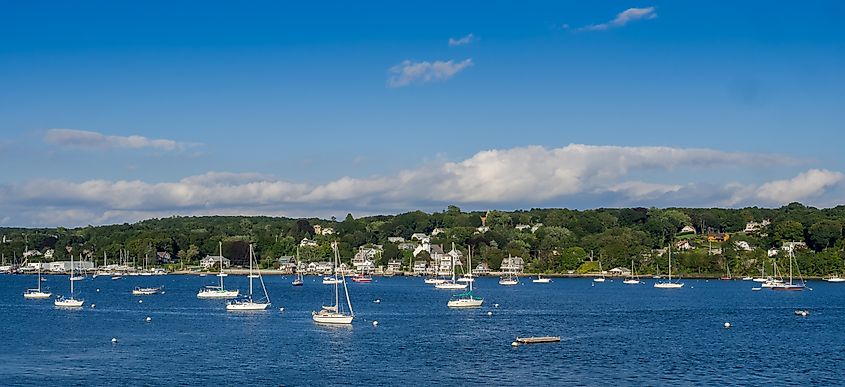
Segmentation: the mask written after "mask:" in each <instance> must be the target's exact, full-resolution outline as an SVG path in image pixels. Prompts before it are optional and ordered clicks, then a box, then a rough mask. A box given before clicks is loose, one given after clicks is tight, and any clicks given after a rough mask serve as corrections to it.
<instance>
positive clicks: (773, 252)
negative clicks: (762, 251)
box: [766, 248, 780, 258]
mask: <svg viewBox="0 0 845 387" xmlns="http://www.w3.org/2000/svg"><path fill="white" fill-rule="evenodd" d="M779 252H780V250H778V249H776V248H771V249H769V250H768V251H767V252H766V255H767V256H769V258H771V257H774V256H775V255H778V253H779Z"/></svg>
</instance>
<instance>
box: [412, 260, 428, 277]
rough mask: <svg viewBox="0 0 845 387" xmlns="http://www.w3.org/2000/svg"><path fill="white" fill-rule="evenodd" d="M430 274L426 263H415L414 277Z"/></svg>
mask: <svg viewBox="0 0 845 387" xmlns="http://www.w3.org/2000/svg"><path fill="white" fill-rule="evenodd" d="M426 273H428V264H427V263H426V261H414V275H425V274H426Z"/></svg>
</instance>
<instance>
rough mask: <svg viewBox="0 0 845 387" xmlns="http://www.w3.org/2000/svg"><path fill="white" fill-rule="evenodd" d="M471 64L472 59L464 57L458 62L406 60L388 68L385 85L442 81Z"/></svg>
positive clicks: (399, 85)
mask: <svg viewBox="0 0 845 387" xmlns="http://www.w3.org/2000/svg"><path fill="white" fill-rule="evenodd" d="M472 64H473V63H472V59H465V60H462V61H460V62H454V61H452V60H449V61H445V62H444V61H439V60H438V61H434V62H426V61H424V62H412V61H410V60H406V61H403V62H402V63H401V64H398V65H396V66H393V67H391V68H390V70H389V73H390V74H391V76H390V77H389V78H388V80H387V85H388V86H389V87H403V86H408V85H411V84H414V83H417V84H421V83H428V82H431V81H444V80H447V79H449V78H452V77H453V76H455V74H457V73H459V72H461V71H463V70H465V69H467V68H468V67H470V66H472Z"/></svg>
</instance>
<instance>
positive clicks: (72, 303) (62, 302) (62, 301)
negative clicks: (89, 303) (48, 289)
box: [53, 254, 85, 308]
mask: <svg viewBox="0 0 845 387" xmlns="http://www.w3.org/2000/svg"><path fill="white" fill-rule="evenodd" d="M68 279H69V280H70V296H68V297H64V296H61V297H59V298H57V299H56V300H55V301H53V305H55V306H57V307H60V308H81V307H82V304H84V303H85V301H84V300H77V299H76V298H74V297H73V283H74V280H73V254H71V255H70V276H68Z"/></svg>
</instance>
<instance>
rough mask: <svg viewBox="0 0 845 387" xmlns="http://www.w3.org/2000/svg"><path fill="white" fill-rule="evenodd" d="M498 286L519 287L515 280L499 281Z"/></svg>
mask: <svg viewBox="0 0 845 387" xmlns="http://www.w3.org/2000/svg"><path fill="white" fill-rule="evenodd" d="M499 285H502V286H514V285H519V281H516V280H500V281H499Z"/></svg>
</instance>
